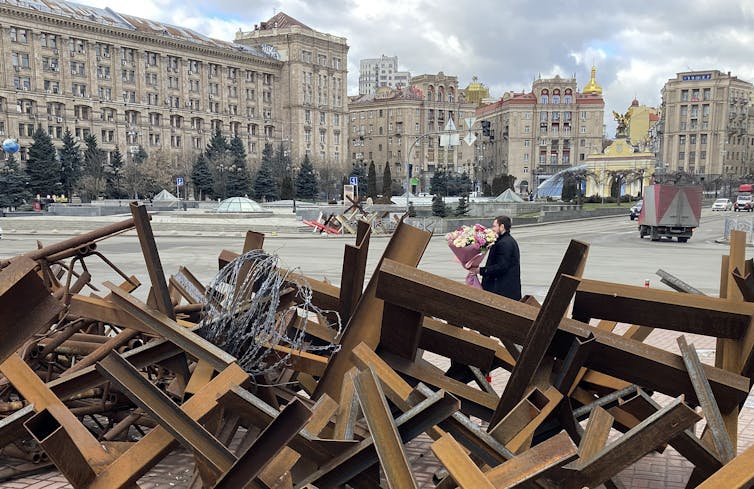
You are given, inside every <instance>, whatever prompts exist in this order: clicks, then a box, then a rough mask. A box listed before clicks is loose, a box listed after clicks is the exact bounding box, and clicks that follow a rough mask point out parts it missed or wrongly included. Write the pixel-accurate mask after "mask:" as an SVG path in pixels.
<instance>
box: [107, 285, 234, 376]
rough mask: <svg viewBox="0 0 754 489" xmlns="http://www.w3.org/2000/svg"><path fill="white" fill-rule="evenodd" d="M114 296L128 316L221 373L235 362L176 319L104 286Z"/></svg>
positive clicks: (123, 292) (117, 290)
mask: <svg viewBox="0 0 754 489" xmlns="http://www.w3.org/2000/svg"><path fill="white" fill-rule="evenodd" d="M104 285H105V287H107V288H109V289H110V290H111V291H112V293H113V302H114V303H115V304H117V305H119V306H121V307H122V308H123V309H124V310H125V311H126V312H127V313H128V314H130V315H131V316H133V317H134V318H135V319H137V320H139V321H141V322H142V323H143V324H145V325H146V326H147V327H149V328H150V329H151V330H152V331H153V332H154V333H156V334H158V335H160V336H162V337H164V338H165V339H167V340H170V341H171V342H173V343H175V344H176V345H177V346H179V347H180V348H181V349H183V350H185V351H186V352H187V353H188V354H189V355H192V356H193V357H194V358H197V359H201V360H205V361H207V362H208V363H210V364H211V365H212V366H213V367H214V368H215V369H216V370H218V371H220V370H222V369H224V368H225V367H227V366H228V365H229V364H231V363H233V362H235V360H236V359H235V358H234V357H233V356H232V355H229V354H227V353H225V352H224V351H223V350H222V349H220V348H218V347H217V346H215V345H214V344H212V343H210V342H209V341H207V340H205V339H204V338H202V337H201V336H199V335H197V334H196V333H194V332H192V331H190V330H188V329H186V328H184V327H183V326H180V325H178V323H176V322H175V321H174V320H173V319H171V318H170V317H168V316H166V315H165V314H163V313H161V312H160V311H156V310H154V309H152V308H151V307H149V306H147V305H146V304H144V303H143V302H141V301H140V300H138V299H137V298H135V297H134V296H132V295H131V294H129V293H128V292H126V291H124V290H123V289H121V288H120V287H117V286H115V285H113V284H111V283H110V282H105V283H104Z"/></svg>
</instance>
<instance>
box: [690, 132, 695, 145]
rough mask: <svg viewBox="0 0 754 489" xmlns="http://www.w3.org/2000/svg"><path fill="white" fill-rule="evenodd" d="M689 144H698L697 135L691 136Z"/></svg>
mask: <svg viewBox="0 0 754 489" xmlns="http://www.w3.org/2000/svg"><path fill="white" fill-rule="evenodd" d="M689 144H696V134H691V135H690V136H689Z"/></svg>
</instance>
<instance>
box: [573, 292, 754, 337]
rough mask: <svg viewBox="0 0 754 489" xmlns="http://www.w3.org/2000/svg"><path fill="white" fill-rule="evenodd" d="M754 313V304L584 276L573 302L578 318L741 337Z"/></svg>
mask: <svg viewBox="0 0 754 489" xmlns="http://www.w3.org/2000/svg"><path fill="white" fill-rule="evenodd" d="M752 314H754V304H740V303H731V302H730V301H726V300H724V299H718V298H715V297H707V296H702V295H693V294H682V293H679V292H674V291H668V290H660V289H652V288H647V287H638V286H633V285H624V284H615V283H611V282H602V281H598V280H583V281H582V282H581V284H580V285H579V289H578V291H577V292H576V298H575V299H574V303H573V318H574V319H576V320H579V321H584V322H588V321H589V319H592V318H595V319H610V320H614V321H620V322H624V323H631V324H634V325H639V326H649V327H653V328H660V329H669V330H672V331H681V332H684V333H694V334H701V335H706V336H716V337H718V338H740V337H741V336H742V335H743V334H744V331H745V329H746V327H747V325H748V324H749V320H750V318H751V316H752Z"/></svg>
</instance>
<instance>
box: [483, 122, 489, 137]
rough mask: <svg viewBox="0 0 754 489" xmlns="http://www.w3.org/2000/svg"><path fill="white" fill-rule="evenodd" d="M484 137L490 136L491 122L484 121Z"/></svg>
mask: <svg viewBox="0 0 754 489" xmlns="http://www.w3.org/2000/svg"><path fill="white" fill-rule="evenodd" d="M482 136H487V137H489V136H490V121H482Z"/></svg>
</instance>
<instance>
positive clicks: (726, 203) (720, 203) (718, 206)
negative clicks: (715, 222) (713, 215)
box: [712, 199, 733, 211]
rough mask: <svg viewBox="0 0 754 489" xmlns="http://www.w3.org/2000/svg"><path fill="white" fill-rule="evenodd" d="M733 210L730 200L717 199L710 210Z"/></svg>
mask: <svg viewBox="0 0 754 489" xmlns="http://www.w3.org/2000/svg"><path fill="white" fill-rule="evenodd" d="M731 209H733V202H731V201H730V199H717V200H716V201H715V203H714V204H712V210H713V211H729V210H731Z"/></svg>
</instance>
